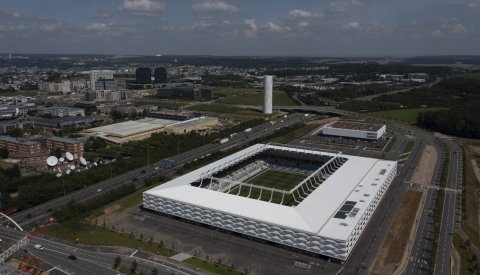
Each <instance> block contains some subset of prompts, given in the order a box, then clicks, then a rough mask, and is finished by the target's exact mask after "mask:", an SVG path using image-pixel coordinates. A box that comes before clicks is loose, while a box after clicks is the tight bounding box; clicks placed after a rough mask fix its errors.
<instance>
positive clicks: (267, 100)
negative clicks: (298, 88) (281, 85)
mask: <svg viewBox="0 0 480 275" xmlns="http://www.w3.org/2000/svg"><path fill="white" fill-rule="evenodd" d="M263 90H264V100H263V113H264V114H271V113H272V100H273V91H272V90H273V76H271V75H266V76H264V78H263Z"/></svg>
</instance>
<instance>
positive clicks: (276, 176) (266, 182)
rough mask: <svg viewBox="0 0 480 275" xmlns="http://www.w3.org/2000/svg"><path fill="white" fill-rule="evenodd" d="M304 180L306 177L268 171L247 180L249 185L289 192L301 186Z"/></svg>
mask: <svg viewBox="0 0 480 275" xmlns="http://www.w3.org/2000/svg"><path fill="white" fill-rule="evenodd" d="M304 178H305V175H297V174H292V173H286V172H280V171H274V170H266V171H264V172H262V173H260V174H258V175H256V176H254V177H252V178H250V179H249V180H247V183H250V184H254V185H259V186H265V187H271V188H275V189H279V190H287V191H288V190H291V189H292V188H293V187H295V186H296V185H297V184H299V183H300V182H301V181H302V180H303V179H304Z"/></svg>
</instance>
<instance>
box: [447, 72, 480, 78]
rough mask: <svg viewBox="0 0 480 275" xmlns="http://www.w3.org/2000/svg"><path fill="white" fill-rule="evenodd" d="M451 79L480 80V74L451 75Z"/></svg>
mask: <svg viewBox="0 0 480 275" xmlns="http://www.w3.org/2000/svg"><path fill="white" fill-rule="evenodd" d="M449 77H450V78H472V79H480V73H466V74H452V75H449Z"/></svg>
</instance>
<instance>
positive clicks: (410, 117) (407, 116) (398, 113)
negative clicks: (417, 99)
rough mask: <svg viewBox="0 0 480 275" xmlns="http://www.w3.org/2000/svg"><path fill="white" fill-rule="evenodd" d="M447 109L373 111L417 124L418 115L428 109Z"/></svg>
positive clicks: (434, 108)
mask: <svg viewBox="0 0 480 275" xmlns="http://www.w3.org/2000/svg"><path fill="white" fill-rule="evenodd" d="M438 110H446V108H437V107H432V108H416V109H401V110H389V111H379V112H373V113H372V115H375V116H379V117H384V118H388V119H394V120H398V121H402V122H406V123H409V124H415V123H416V122H417V115H418V114H420V113H423V112H428V111H438Z"/></svg>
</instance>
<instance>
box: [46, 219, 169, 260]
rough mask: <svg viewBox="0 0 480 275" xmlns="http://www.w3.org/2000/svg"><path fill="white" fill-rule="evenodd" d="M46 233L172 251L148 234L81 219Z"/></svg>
mask: <svg viewBox="0 0 480 275" xmlns="http://www.w3.org/2000/svg"><path fill="white" fill-rule="evenodd" d="M44 233H46V234H47V235H50V236H54V237H57V238H60V239H64V240H68V241H71V242H77V243H80V244H87V245H104V246H124V247H130V248H133V249H140V250H143V251H148V252H152V253H158V254H160V255H164V256H172V255H173V254H174V251H173V250H171V249H169V248H166V247H162V246H161V245H159V244H155V243H151V242H149V241H148V240H149V238H150V236H143V239H144V240H141V239H138V238H139V236H130V235H129V234H128V233H125V234H121V233H117V232H115V231H111V230H108V229H104V228H102V227H100V226H94V225H90V224H87V223H86V222H82V221H67V222H64V223H62V224H58V225H54V226H51V227H48V228H47V229H46V231H45V232H44Z"/></svg>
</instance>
